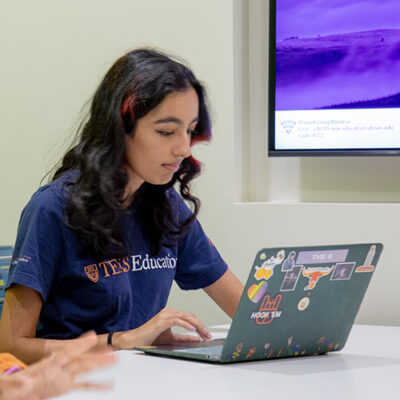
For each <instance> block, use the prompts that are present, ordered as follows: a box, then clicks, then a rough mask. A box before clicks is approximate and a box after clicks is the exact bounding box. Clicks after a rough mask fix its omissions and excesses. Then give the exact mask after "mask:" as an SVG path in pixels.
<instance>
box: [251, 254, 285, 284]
mask: <svg viewBox="0 0 400 400" xmlns="http://www.w3.org/2000/svg"><path fill="white" fill-rule="evenodd" d="M284 258H285V250H280V251H278V253H277V254H276V256H271V257H270V258H268V260H266V261H264V262H263V263H262V265H261V267H258V266H256V272H255V274H254V278H256V279H257V280H258V281H259V280H261V279H265V280H268V279H269V278H270V277H271V276H272V275H273V273H274V268H275V267H276V266H277V265H279V264H281V263H282V261H283V259H284Z"/></svg>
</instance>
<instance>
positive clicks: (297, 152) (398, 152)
mask: <svg viewBox="0 0 400 400" xmlns="http://www.w3.org/2000/svg"><path fill="white" fill-rule="evenodd" d="M277 1H279V0H270V1H269V29H268V32H269V39H268V46H269V59H268V124H267V126H268V157H336V156H400V148H368V149H365V148H348V149H294V150H287V149H283V150H281V149H276V148H275V78H276V76H275V68H276V2H277Z"/></svg>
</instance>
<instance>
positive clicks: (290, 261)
mask: <svg viewBox="0 0 400 400" xmlns="http://www.w3.org/2000/svg"><path fill="white" fill-rule="evenodd" d="M295 257H296V252H295V251H291V252H290V253H289V255H288V257H287V259H286V260H285V261H284V262H283V264H282V269H281V271H282V272H286V271H291V270H292V269H293V267H294V266H295V264H296V262H295V260H294V258H295Z"/></svg>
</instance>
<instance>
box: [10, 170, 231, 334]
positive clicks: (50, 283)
mask: <svg viewBox="0 0 400 400" xmlns="http://www.w3.org/2000/svg"><path fill="white" fill-rule="evenodd" d="M68 179H69V178H68V175H66V176H64V177H61V178H59V179H57V180H56V181H53V182H51V183H49V184H48V185H45V186H43V187H41V188H40V189H39V190H38V191H37V192H36V193H35V194H34V195H33V196H32V198H31V200H30V201H29V203H28V204H27V206H26V207H25V209H24V210H23V212H22V214H21V219H20V223H19V227H18V234H17V240H16V243H15V248H14V254H13V259H12V263H11V268H10V273H9V278H8V282H7V288H9V287H10V286H11V285H12V284H13V283H18V284H20V285H24V286H27V287H30V288H32V289H34V290H36V291H37V292H39V293H40V295H41V297H42V299H43V307H42V310H41V313H40V317H39V324H38V330H37V337H43V338H73V337H76V336H78V335H80V334H82V333H83V332H86V331H88V330H91V329H93V330H95V331H96V332H97V333H98V334H101V333H106V332H109V331H123V330H128V329H132V328H137V327H139V326H141V325H142V324H144V323H145V322H146V321H148V320H149V319H151V318H152V317H153V316H154V315H155V314H157V313H158V312H159V311H161V310H162V309H163V308H164V307H165V305H166V303H167V299H168V295H169V292H170V289H171V285H172V281H173V280H174V279H175V281H176V282H177V284H178V285H179V287H180V288H182V289H185V290H188V289H199V288H204V287H206V286H209V285H211V284H212V283H214V282H215V281H216V280H218V279H219V278H220V277H221V276H222V275H223V274H224V272H225V271H226V269H227V266H226V264H225V262H224V261H223V260H222V258H221V256H220V255H219V253H218V251H217V250H216V248H215V247H214V246H213V245H212V243H211V242H210V241H209V240H208V238H207V236H206V235H205V233H204V232H203V229H202V228H201V226H200V223H199V222H198V221H197V220H195V221H194V222H193V223H192V224H191V225H190V229H189V231H188V233H187V234H186V235H185V236H184V237H183V238H182V239H181V240H180V241H179V243H178V245H177V246H176V247H173V248H166V247H163V248H162V250H161V252H160V254H159V255H157V256H151V255H150V251H149V240H148V239H147V238H146V237H145V236H144V234H143V232H142V231H141V229H140V224H139V223H138V221H137V217H136V216H135V207H134V204H133V205H131V206H130V212H126V213H122V215H121V229H122V234H123V238H124V240H125V244H126V247H127V250H128V253H127V254H128V256H127V257H125V258H123V259H107V260H103V261H101V262H98V261H97V262H96V260H95V259H94V258H90V257H85V256H82V255H81V254H82V251H81V250H82V247H81V245H80V243H79V241H78V239H77V237H76V235H75V233H74V232H73V231H72V230H71V229H70V228H68V226H67V225H66V224H65V222H64V221H65V219H64V211H65V206H66V201H67V195H66V191H65V187H64V184H65V181H66V180H68ZM167 194H168V198H169V201H170V202H171V205H172V208H173V210H174V214H175V215H176V216H177V217H178V218H179V220H183V219H186V218H187V217H188V216H189V215H190V213H191V211H190V210H189V208H188V207H187V206H186V204H185V203H184V202H183V200H182V198H181V197H180V196H179V195H178V193H177V192H176V191H175V189H169V190H168V193H167Z"/></svg>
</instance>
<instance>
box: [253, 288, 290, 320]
mask: <svg viewBox="0 0 400 400" xmlns="http://www.w3.org/2000/svg"><path fill="white" fill-rule="evenodd" d="M281 300H282V295H281V294H277V295H276V296H275V298H273V299H271V297H270V295H269V294H267V295H266V296H265V297H264V299H263V301H262V303H261V306H260V309H259V310H258V311H254V312H252V313H251V315H250V319H252V320H255V321H256V324H257V325H267V324H270V323H271V322H272V321H273V320H274V319H275V318H279V317H280V316H281V314H282V311H281V310H278V308H279V304H280V302H281Z"/></svg>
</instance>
